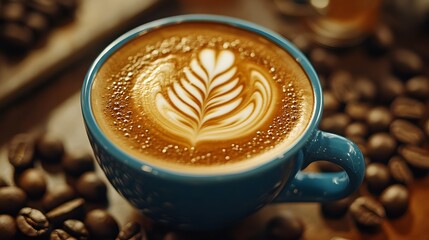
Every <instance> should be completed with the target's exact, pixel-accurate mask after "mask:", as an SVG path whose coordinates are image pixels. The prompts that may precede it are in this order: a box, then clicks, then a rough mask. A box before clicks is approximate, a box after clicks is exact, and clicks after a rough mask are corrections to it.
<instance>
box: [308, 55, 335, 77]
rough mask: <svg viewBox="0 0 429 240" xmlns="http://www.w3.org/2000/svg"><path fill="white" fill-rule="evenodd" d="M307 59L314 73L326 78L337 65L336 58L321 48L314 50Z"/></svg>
mask: <svg viewBox="0 0 429 240" xmlns="http://www.w3.org/2000/svg"><path fill="white" fill-rule="evenodd" d="M309 58H310V62H311V63H312V65H313V66H314V68H315V69H316V71H317V72H318V73H319V74H322V75H325V76H328V75H329V74H330V73H331V72H332V70H333V69H335V67H336V66H337V63H338V59H337V58H336V56H335V55H333V54H331V53H329V52H328V51H327V50H325V49H323V48H314V49H313V50H312V51H311V52H310V56H309Z"/></svg>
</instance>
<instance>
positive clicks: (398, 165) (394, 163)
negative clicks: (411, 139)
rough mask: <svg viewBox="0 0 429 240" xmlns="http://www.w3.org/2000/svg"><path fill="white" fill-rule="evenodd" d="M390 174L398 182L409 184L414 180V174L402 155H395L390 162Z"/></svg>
mask: <svg viewBox="0 0 429 240" xmlns="http://www.w3.org/2000/svg"><path fill="white" fill-rule="evenodd" d="M388 167H389V171H390V176H392V178H393V179H394V180H395V181H396V182H398V183H402V184H405V185H409V184H411V183H412V182H413V181H414V176H413V173H412V171H411V170H410V168H409V167H408V165H407V164H406V163H405V161H404V159H402V158H401V157H400V156H394V157H392V158H391V159H390V160H389V163H388Z"/></svg>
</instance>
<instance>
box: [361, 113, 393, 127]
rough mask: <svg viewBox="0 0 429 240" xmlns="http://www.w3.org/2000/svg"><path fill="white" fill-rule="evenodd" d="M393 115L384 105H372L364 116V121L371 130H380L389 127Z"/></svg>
mask: <svg viewBox="0 0 429 240" xmlns="http://www.w3.org/2000/svg"><path fill="white" fill-rule="evenodd" d="M392 120H393V116H392V114H391V113H390V111H389V109H388V108H386V107H374V108H372V109H371V110H370V111H369V112H368V113H367V117H366V123H367V124H368V126H369V128H370V129H371V131H373V132H380V131H385V130H387V129H389V125H390V123H391V122H392Z"/></svg>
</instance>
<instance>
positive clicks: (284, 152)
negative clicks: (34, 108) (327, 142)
mask: <svg viewBox="0 0 429 240" xmlns="http://www.w3.org/2000/svg"><path fill="white" fill-rule="evenodd" d="M181 22H211V23H220V24H226V25H229V26H233V27H237V28H240V29H243V30H245V31H249V32H253V33H255V34H258V35H260V36H262V37H264V38H265V39H267V40H269V41H270V42H272V43H274V44H276V45H277V46H279V47H280V48H282V49H284V50H285V51H286V52H287V53H288V54H290V55H291V56H292V57H294V58H295V60H296V62H297V63H298V64H299V66H300V67H301V68H302V69H303V71H304V73H305V74H306V77H307V79H308V81H309V82H310V85H311V87H312V90H313V110H312V113H311V118H310V119H309V120H308V124H307V126H306V128H304V129H303V130H302V135H301V136H300V137H298V138H296V139H295V141H294V142H293V143H292V144H291V143H290V142H288V143H287V146H284V145H286V144H285V143H281V144H277V145H276V146H275V148H274V149H272V150H269V151H267V152H264V153H260V154H258V155H257V156H255V157H254V158H252V159H246V160H241V161H237V162H234V163H228V164H223V165H214V166H213V165H209V166H186V165H181V164H178V163H169V162H167V161H158V162H156V163H153V161H145V160H141V159H138V158H136V157H134V156H133V155H131V154H129V153H126V152H125V151H124V150H122V149H121V148H120V147H118V146H116V144H114V143H113V142H112V141H110V140H109V139H108V138H107V137H106V135H105V133H104V132H103V131H102V130H101V128H100V126H99V125H98V123H97V120H96V118H95V116H94V114H93V111H92V102H91V88H92V85H93V82H94V79H95V78H96V76H97V74H98V71H99V70H100V69H101V67H102V66H103V64H104V63H105V61H106V60H107V59H108V58H109V57H110V56H111V55H112V54H113V53H114V52H115V51H116V50H117V49H119V48H120V47H122V46H124V45H125V44H126V43H127V42H128V41H130V40H131V39H134V38H135V37H137V36H139V35H141V34H144V33H146V32H148V31H152V30H154V29H155V28H158V27H163V26H167V25H172V24H177V23H181ZM320 88H321V87H320V83H319V81H318V78H317V75H316V73H315V72H314V69H313V68H312V66H311V64H310V63H309V62H308V60H307V59H306V58H305V57H304V55H303V54H302V53H301V52H300V51H299V50H298V49H297V48H296V47H294V46H293V45H292V44H291V43H290V42H288V41H287V40H286V39H284V38H283V37H281V36H280V35H278V34H276V33H274V32H271V31H270V30H268V29H264V28H263V27H260V26H257V25H255V24H253V23H249V22H246V21H243V20H239V19H234V18H229V17H224V16H216V15H200V14H198V15H197V14H194V15H182V16H176V17H170V18H165V19H160V20H157V21H154V22H151V23H148V24H144V25H141V26H140V27H137V28H135V29H133V30H131V31H129V32H127V33H125V34H124V35H122V36H121V37H119V38H118V39H117V40H115V41H114V42H112V43H111V44H110V45H109V46H108V47H107V48H106V49H105V50H104V51H103V52H102V53H101V54H100V55H99V57H98V58H97V59H96V60H95V61H94V64H93V66H91V68H90V70H89V71H88V74H87V76H86V77H85V84H84V88H83V92H82V105H83V106H82V108H83V114H84V118H86V120H87V121H86V122H87V124H88V125H89V127H88V130H89V131H91V132H92V133H93V134H94V135H96V138H97V140H98V141H99V142H100V144H102V145H104V146H106V147H107V148H109V149H111V152H112V153H113V154H114V155H115V156H116V158H118V159H120V160H123V161H127V162H128V164H130V163H131V164H132V165H134V166H136V167H139V168H140V169H141V170H143V171H147V172H148V171H150V172H153V171H156V172H160V171H162V172H170V173H176V174H188V175H223V174H235V173H239V172H244V171H248V170H250V169H255V168H258V167H262V166H264V165H269V164H274V162H275V161H281V159H283V158H288V157H289V156H290V155H292V154H294V153H295V152H296V151H298V150H299V149H300V148H301V147H302V146H303V144H304V143H305V142H306V140H305V139H308V138H309V137H310V135H311V134H312V131H309V129H315V126H316V125H317V124H318V122H319V119H320V113H321V106H322V104H321V93H320ZM317 114H319V115H317Z"/></svg>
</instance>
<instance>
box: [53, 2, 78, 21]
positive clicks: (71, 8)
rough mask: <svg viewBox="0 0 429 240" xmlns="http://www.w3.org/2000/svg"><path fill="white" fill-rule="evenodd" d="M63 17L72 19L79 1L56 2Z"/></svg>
mask: <svg viewBox="0 0 429 240" xmlns="http://www.w3.org/2000/svg"><path fill="white" fill-rule="evenodd" d="M56 2H57V4H58V6H59V7H60V10H61V16H62V17H64V16H65V17H70V16H71V15H73V13H74V12H75V11H76V9H77V7H78V0H56Z"/></svg>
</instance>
